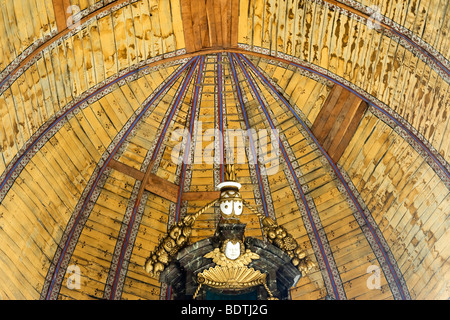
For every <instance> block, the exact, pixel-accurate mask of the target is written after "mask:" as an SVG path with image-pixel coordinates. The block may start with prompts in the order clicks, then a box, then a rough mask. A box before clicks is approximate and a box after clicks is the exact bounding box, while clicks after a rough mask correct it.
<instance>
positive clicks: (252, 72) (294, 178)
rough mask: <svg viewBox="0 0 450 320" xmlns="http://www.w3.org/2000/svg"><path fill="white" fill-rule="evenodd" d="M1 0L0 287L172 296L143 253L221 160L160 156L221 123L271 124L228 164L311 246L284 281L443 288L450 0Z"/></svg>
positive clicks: (44, 294)
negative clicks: (259, 147) (74, 284)
mask: <svg viewBox="0 0 450 320" xmlns="http://www.w3.org/2000/svg"><path fill="white" fill-rule="evenodd" d="M0 4H1V6H0V12H1V15H0V42H1V43H0V56H1V59H0V119H1V125H0V151H1V157H0V242H1V243H2V246H1V247H0V268H1V269H2V270H3V272H2V273H1V274H0V298H1V299H168V298H170V288H168V287H166V286H164V285H161V283H159V282H158V280H157V279H154V278H151V277H150V276H149V275H148V274H146V273H145V270H144V268H143V266H144V263H145V260H146V259H147V257H148V255H149V253H150V252H151V251H152V250H153V248H154V246H155V245H156V244H157V243H158V240H159V238H160V237H161V236H162V235H163V234H164V233H165V232H166V231H167V228H168V226H169V225H171V224H173V223H174V222H175V221H177V219H179V217H180V216H183V215H184V214H186V213H191V212H195V211H197V210H198V209H199V208H201V207H202V206H204V205H205V204H206V203H208V202H210V201H211V199H212V198H214V197H216V196H217V191H216V190H215V188H214V186H215V185H217V183H219V182H220V181H221V179H222V177H223V166H221V165H219V164H215V163H210V162H209V163H207V162H205V161H201V159H200V161H193V162H192V164H188V165H182V164H177V163H175V162H174V161H173V158H172V156H173V154H174V152H175V154H176V155H182V156H185V155H187V156H190V157H196V156H198V154H199V153H198V150H200V151H202V150H205V149H207V148H208V146H210V144H211V141H212V140H211V139H212V137H211V136H210V132H211V129H214V128H218V129H224V130H225V129H230V130H232V129H235V130H237V129H244V130H247V129H255V130H256V131H258V130H263V129H264V130H270V129H276V130H278V132H279V138H280V141H281V144H280V148H279V151H280V152H279V154H278V155H277V156H276V157H273V154H271V153H268V154H266V155H263V157H260V158H259V165H258V166H255V165H253V164H252V161H249V159H250V160H251V159H253V158H254V155H253V153H252V148H251V147H249V146H247V147H245V146H237V147H236V154H237V155H241V156H242V157H243V158H244V159H245V161H244V163H239V164H237V165H236V170H237V176H238V181H239V182H240V183H241V184H242V194H243V196H244V197H245V198H246V199H247V200H248V201H249V202H250V203H251V204H253V205H254V206H255V207H257V208H258V210H260V212H261V213H264V214H266V215H270V216H272V217H274V218H275V219H276V220H277V222H278V224H280V225H283V226H284V227H286V229H288V231H289V232H290V233H291V234H292V235H293V236H294V237H295V238H296V240H297V241H298V243H299V244H301V246H302V248H303V249H304V250H305V251H306V252H307V254H308V256H309V257H310V258H311V260H313V261H314V263H315V267H314V268H313V270H311V272H310V273H309V274H308V275H307V276H304V277H302V278H301V279H300V281H299V283H298V284H297V285H296V287H295V288H293V289H292V290H291V297H292V299H324V298H325V297H331V298H334V299H448V298H449V297H450V296H449V283H448V275H449V264H448V256H449V247H448V246H447V245H446V244H447V243H448V241H449V240H450V237H449V231H448V224H449V219H448V217H449V211H450V196H449V190H450V173H449V172H450V166H449V159H450V139H449V133H450V132H449V131H450V125H449V121H450V120H449V111H450V110H449V106H450V103H449V98H450V95H449V82H450V77H449V68H450V65H449V60H448V59H449V58H450V40H449V39H450V37H449V36H448V34H449V31H450V30H449V29H450V8H448V7H449V4H448V1H447V0H428V1H413V0H411V1H401V0H395V1H387V0H380V1H365V0H361V1H353V0H338V1H335V0H326V1H316V0H307V1H303V0H199V1H194V0H160V1H156V0H134V1H133V0H129V1H124V0H117V1H107V0H104V1H96V0H21V1H12V0H0ZM70 6H72V7H70ZM69 7H70V8H71V10H69V11H68V10H67V8H69ZM78 9H79V10H78ZM78 11H79V13H77V15H76V16H72V14H73V13H74V12H78ZM199 123H201V126H200V125H199ZM182 129H188V130H189V132H192V133H200V132H201V133H203V135H201V136H202V137H203V139H202V140H197V139H194V140H192V143H189V144H188V145H187V146H186V145H185V144H182V145H181V147H180V144H179V141H178V140H176V139H173V138H172V137H173V136H172V135H173V133H174V132H178V131H179V130H182ZM208 132H209V133H208ZM208 134H209V135H208ZM210 138H211V139H210ZM269 141H270V139H269ZM269 144H270V143H269ZM269 149H270V148H269ZM214 156H215V157H217V158H220V157H223V154H217V155H214ZM197 160H198V159H197ZM277 161H278V162H277ZM273 163H278V164H279V167H278V170H275V172H272V173H271V174H267V171H269V170H270V168H272V166H273ZM215 213H217V212H216V210H215V209H214V208H211V209H210V210H208V211H207V212H206V213H205V214H204V215H202V216H201V217H200V218H199V220H198V221H197V222H196V225H195V229H194V232H193V238H192V241H197V240H200V239H202V238H205V237H209V236H211V235H212V234H213V232H214V230H215V226H216V224H217V215H215ZM242 220H243V221H244V222H245V223H247V233H248V235H249V236H254V237H260V238H261V237H262V233H261V230H260V225H259V222H258V220H257V217H256V216H255V215H254V214H252V213H251V212H247V211H244V215H243V218H242ZM73 266H77V267H79V268H80V274H81V276H80V277H81V287H80V288H79V289H73V288H70V286H68V285H67V279H68V278H69V277H70V275H71V270H72V269H71V268H72V267H73ZM371 266H376V267H378V268H379V276H380V284H381V287H380V288H379V289H370V288H369V287H368V285H367V280H368V278H369V276H371V274H370V273H368V268H369V269H370V267H371Z"/></svg>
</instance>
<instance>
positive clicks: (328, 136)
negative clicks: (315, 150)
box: [311, 85, 367, 163]
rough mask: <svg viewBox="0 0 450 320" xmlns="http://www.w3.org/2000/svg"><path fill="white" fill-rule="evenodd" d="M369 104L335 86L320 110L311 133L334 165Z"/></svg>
mask: <svg viewBox="0 0 450 320" xmlns="http://www.w3.org/2000/svg"><path fill="white" fill-rule="evenodd" d="M366 109H367V103H366V102H365V101H363V100H362V99H360V98H359V97H358V96H356V95H355V94H353V93H352V92H350V91H349V90H346V89H344V88H342V87H341V86H338V85H335V86H334V87H333V89H332V90H331V92H330V93H329V95H328V97H327V99H326V101H325V104H324V106H323V107H322V109H321V110H320V112H319V114H318V115H317V118H316V119H315V121H314V124H313V125H312V127H311V131H312V133H313V134H314V136H315V137H316V139H317V141H318V142H319V143H320V144H321V145H322V147H323V148H324V150H325V151H326V152H327V153H328V155H329V156H330V157H331V159H332V160H333V162H334V163H337V162H338V161H339V159H340V158H341V156H342V154H343V153H344V151H345V148H346V147H347V146H348V144H349V143H350V140H351V138H352V137H353V135H354V133H355V131H356V128H357V127H358V124H359V122H360V121H361V119H362V117H363V115H364V112H365V110H366Z"/></svg>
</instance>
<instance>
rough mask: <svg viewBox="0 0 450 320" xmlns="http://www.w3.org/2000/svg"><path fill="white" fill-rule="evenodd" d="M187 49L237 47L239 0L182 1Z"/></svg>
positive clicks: (189, 51)
mask: <svg viewBox="0 0 450 320" xmlns="http://www.w3.org/2000/svg"><path fill="white" fill-rule="evenodd" d="M181 16H182V19H183V28H184V38H185V43H186V51H187V52H188V53H191V52H196V51H199V50H202V49H206V48H232V47H237V41H238V23H239V0H232V1H230V0H182V1H181Z"/></svg>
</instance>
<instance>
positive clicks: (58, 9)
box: [52, 0, 70, 32]
mask: <svg viewBox="0 0 450 320" xmlns="http://www.w3.org/2000/svg"><path fill="white" fill-rule="evenodd" d="M52 3H53V11H54V12H55V18H56V27H57V28H58V32H61V31H63V30H64V29H66V28H67V19H68V17H69V16H70V13H67V9H68V8H69V7H70V0H52Z"/></svg>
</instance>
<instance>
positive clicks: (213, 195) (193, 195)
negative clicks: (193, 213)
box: [181, 191, 220, 201]
mask: <svg viewBox="0 0 450 320" xmlns="http://www.w3.org/2000/svg"><path fill="white" fill-rule="evenodd" d="M219 197H220V191H199V192H184V193H183V194H182V195H181V200H187V201H203V200H205V201H212V200H215V199H219Z"/></svg>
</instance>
